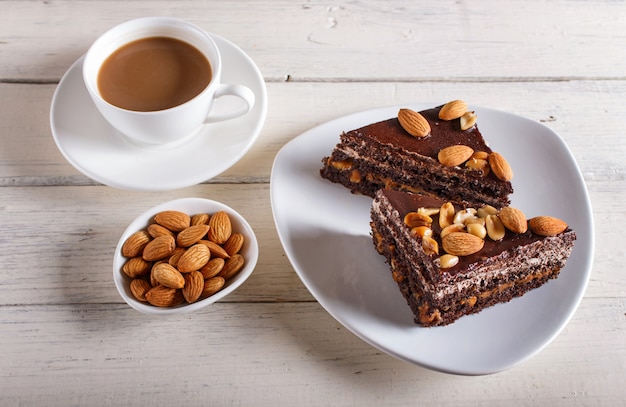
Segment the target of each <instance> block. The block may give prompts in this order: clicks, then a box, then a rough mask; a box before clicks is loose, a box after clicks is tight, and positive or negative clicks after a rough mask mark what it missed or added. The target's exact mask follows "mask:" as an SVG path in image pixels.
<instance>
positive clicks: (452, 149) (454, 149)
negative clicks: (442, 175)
mask: <svg viewBox="0 0 626 407" xmlns="http://www.w3.org/2000/svg"><path fill="white" fill-rule="evenodd" d="M472 154H474V150H473V149H472V148H471V147H468V146H464V145H460V144H459V145H454V146H449V147H446V148H443V149H441V150H440V151H439V154H437V159H438V160H439V162H440V163H441V164H443V165H445V166H448V167H454V166H457V165H461V164H463V163H464V162H465V161H467V160H469V159H470V157H471V156H472Z"/></svg>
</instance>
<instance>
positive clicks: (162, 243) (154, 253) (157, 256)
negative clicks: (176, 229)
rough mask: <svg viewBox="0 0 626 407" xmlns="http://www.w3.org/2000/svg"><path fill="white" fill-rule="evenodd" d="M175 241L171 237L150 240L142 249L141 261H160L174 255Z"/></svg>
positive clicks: (165, 236) (164, 236)
mask: <svg viewBox="0 0 626 407" xmlns="http://www.w3.org/2000/svg"><path fill="white" fill-rule="evenodd" d="M175 248H176V241H175V240H174V237H173V236H169V235H163V236H159V237H157V238H154V239H152V240H151V241H150V242H149V243H148V244H147V245H146V247H144V249H143V259H144V260H147V261H156V260H161V259H164V258H166V257H169V256H171V255H172V253H174V249H175Z"/></svg>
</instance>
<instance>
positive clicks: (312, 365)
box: [0, 0, 626, 407]
mask: <svg viewBox="0 0 626 407" xmlns="http://www.w3.org/2000/svg"><path fill="white" fill-rule="evenodd" d="M0 10H2V11H1V12H0V225H1V226H0V227H1V232H2V233H1V234H0V264H2V269H1V270H0V328H1V329H0V405H2V406H5V405H6V406H13V405H20V406H31V405H33V406H35V405H36V406H43V405H50V406H73V405H98V406H100V405H175V404H179V405H241V406H244V405H245V406H247V405H258V406H293V405H298V406H303V407H304V406H319V405H333V406H334V405H337V406H364V405H389V406H404V405H443V406H458V405H460V404H470V405H481V406H482V405H493V406H501V405H519V406H545V405H551V406H566V405H567V406H622V405H626V388H624V386H623V383H624V382H626V340H625V339H626V274H625V273H624V271H623V267H622V266H621V263H622V262H623V260H624V258H626V255H625V254H626V252H625V251H624V248H623V238H622V234H623V233H622V229H623V228H622V227H621V226H622V224H623V223H624V220H625V219H626V209H624V208H625V207H624V204H623V202H625V201H626V160H625V159H624V157H625V156H626V137H624V135H625V131H624V119H625V118H626V74H625V71H624V67H625V64H624V62H625V61H626V60H625V59H624V56H625V55H626V54H625V52H626V3H625V2H623V1H601V0H581V1H569V0H556V1H548V2H546V1H539V0H536V1H535V0H528V1H524V0H513V1H510V2H500V1H496V0H487V1H482V2H457V1H452V0H449V1H448V0H444V1H424V2H407V1H400V0H393V1H374V0H366V1H337V2H330V3H329V2H319V1H306V2H291V1H286V0H280V1H254V0H247V1H226V0H216V1H211V2H205V1H199V0H195V1H179V2H169V1H153V0H145V1H135V2H128V1H116V0H110V1H104V0H102V1H43V2H42V1H3V0H0ZM147 15H169V16H177V17H181V18H185V19H187V20H189V21H192V22H194V23H196V24H198V25H199V26H200V27H202V28H203V29H206V30H207V31H210V32H213V33H216V34H219V35H222V36H224V37H226V38H228V39H229V40H231V41H233V42H234V43H235V44H237V45H239V46H240V47H241V48H242V49H243V50H244V51H245V52H246V53H248V54H249V55H250V56H251V57H252V58H253V60H254V61H255V62H256V63H257V64H258V66H259V67H260V69H261V71H262V73H263V76H264V78H265V80H266V82H267V88H268V96H269V108H268V116H267V121H266V124H265V126H264V128H263V131H262V133H261V135H260V137H259V140H258V142H257V143H256V144H255V145H254V147H253V148H252V150H251V151H250V152H249V153H248V154H247V155H246V156H245V157H244V158H243V159H242V160H241V161H240V162H238V163H237V164H236V165H234V166H233V167H232V168H230V169H228V170H227V171H225V172H224V173H223V174H220V175H219V176H217V177H215V178H214V179H212V180H207V181H206V182H205V183H202V184H200V185H196V186H192V187H189V188H183V189H180V190H176V191H167V192H159V193H148V192H132V191H122V190H118V189H114V188H110V187H107V186H103V185H100V184H98V183H96V182H94V181H92V180H91V179H89V178H87V177H86V176H84V175H83V174H81V173H80V172H79V171H77V170H76V169H75V168H73V167H72V166H71V165H70V164H68V163H67V162H66V161H65V160H64V159H63V156H62V155H61V154H60V152H59V151H58V149H57V148H56V145H55V144H54V141H53V139H52V137H51V132H50V126H49V112H50V102H51V98H52V95H53V93H54V91H55V88H56V85H57V83H58V81H59V79H60V78H61V76H62V75H63V73H64V72H65V71H66V70H67V69H68V68H69V66H70V65H71V64H72V63H73V62H74V61H75V60H76V59H77V58H78V57H79V56H80V55H82V54H83V53H84V52H85V51H86V50H87V48H88V47H89V44H90V43H91V42H92V41H93V40H94V39H95V38H96V37H97V36H98V35H99V34H101V33H102V32H103V31H105V30H106V29H108V28H109V27H111V26H113V25H115V24H117V23H119V22H122V21H125V20H128V19H131V18H134V17H139V16H147ZM456 98H460V99H464V100H466V101H468V102H469V103H471V104H474V105H479V106H485V107H489V108H495V109H500V110H504V111H508V112H512V113H515V114H519V115H522V116H525V117H528V118H530V119H532V120H535V121H539V122H542V123H544V124H546V125H547V126H548V127H550V128H551V129H553V130H555V131H556V132H557V133H559V134H560V135H561V136H562V137H563V139H564V141H565V142H566V143H567V145H568V147H569V148H570V150H571V151H572V154H573V155H574V157H575V158H576V160H577V162H578V164H579V166H580V169H581V172H582V174H583V177H584V180H585V182H586V184H587V188H588V190H589V194H590V197H591V202H592V206H593V212H594V222H595V232H596V253H595V257H594V262H593V270H592V274H591V279H590V282H589V286H588V288H587V291H586V293H585V297H584V298H583V300H582V302H581V305H580V308H579V309H578V311H577V312H576V314H575V315H574V317H573V318H572V321H571V322H570V323H569V324H568V325H567V326H566V327H565V329H564V330H563V331H562V332H561V333H560V334H559V335H558V336H557V337H556V338H555V340H554V341H553V342H552V343H551V344H550V345H549V346H548V347H546V348H545V349H543V350H542V351H541V352H540V353H539V354H537V355H535V356H534V357H532V358H530V359H529V360H527V361H524V362H523V363H521V364H520V365H518V366H516V367H513V368H512V369H509V370H507V371H504V372H501V373H497V374H494V375H488V376H479V377H460V376H453V375H448V374H442V373H438V372H433V371H429V370H426V369H423V368H420V367H418V366H414V365H411V364H409V363H406V362H403V361H400V360H397V359H395V358H393V357H391V356H389V355H387V354H385V353H382V352H380V351H379V350H377V349H375V348H373V347H372V346H370V345H368V344H367V343H365V342H364V341H362V340H361V339H359V338H358V337H357V336H356V335H354V334H352V333H351V332H350V331H349V330H347V329H346V328H344V327H343V326H341V325H340V324H339V323H338V322H337V321H335V320H334V319H333V318H332V316H330V315H329V314H328V313H327V312H326V311H325V310H324V309H323V308H322V307H321V306H320V305H319V304H318V303H317V302H316V301H315V300H314V298H313V297H312V295H311V294H310V293H309V292H308V291H307V289H306V288H305V287H304V285H303V284H302V282H301V281H300V279H299V278H298V276H297V275H296V273H295V272H294V270H293V268H292V266H291V265H290V263H289V261H288V259H287V258H286V256H285V253H284V251H283V249H282V246H281V244H280V241H279V239H278V235H277V232H276V230H275V226H274V221H273V218H272V210H271V205H270V199H269V196H270V195H269V193H270V184H269V181H270V175H271V168H272V163H273V160H274V157H275V155H276V153H277V152H278V151H279V150H280V148H281V147H282V146H283V145H284V144H285V143H287V142H288V141H290V140H292V139H293V138H295V137H297V136H298V135H299V134H301V133H302V132H304V131H306V130H308V129H310V128H312V127H314V126H317V125H319V124H322V123H324V122H327V121H329V120H333V119H336V118H338V117H341V116H343V115H346V114H350V113H354V112H358V111H362V110H367V109H373V108H378V107H384V106H390V105H402V104H407V103H422V102H424V103H442V102H445V101H447V100H451V99H456ZM320 159H321V157H320ZM529 160H532V157H529ZM186 196H199V197H206V198H210V199H215V200H219V201H222V202H224V203H226V204H227V205H230V206H232V207H233V208H235V209H236V210H238V211H240V212H241V213H242V214H243V215H244V216H245V217H246V218H247V219H248V221H249V222H250V224H251V225H252V227H253V228H254V229H255V232H256V234H257V237H258V238H259V243H260V257H259V263H258V266H257V268H256V270H255V271H254V273H253V274H252V276H251V277H250V279H249V280H248V281H247V282H246V283H245V284H244V285H243V286H242V287H240V289H238V290H237V291H236V292H235V293H233V294H232V295H231V296H229V297H227V298H226V299H225V300H223V301H220V302H219V303H217V304H214V305H212V306H210V307H208V308H206V309H204V310H202V311H200V312H197V313H194V314H189V315H185V316H182V317H166V318H154V317H146V316H145V315H143V314H140V313H138V312H136V311H134V310H132V309H130V308H129V307H128V306H127V305H126V304H125V303H124V302H123V301H122V299H121V298H120V296H119V295H118V294H117V292H116V290H115V287H114V284H113V281H112V278H111V273H112V269H111V266H112V265H111V261H112V256H113V251H114V249H115V245H116V243H117V239H118V238H119V236H120V235H121V233H122V232H123V230H124V229H125V227H126V225H127V224H128V223H129V222H130V220H131V219H132V218H134V217H135V216H136V215H138V214H139V213H141V212H143V211H144V210H145V209H146V208H148V207H150V206H153V205H156V204H158V203H161V202H163V201H166V200H170V199H175V198H178V197H186ZM468 340H471V338H468Z"/></svg>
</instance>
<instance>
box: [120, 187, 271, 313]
mask: <svg viewBox="0 0 626 407" xmlns="http://www.w3.org/2000/svg"><path fill="white" fill-rule="evenodd" d="M258 256H259V248H258V242H257V239H256V236H255V234H254V231H253V230H252V228H251V227H250V225H249V224H248V222H247V221H246V220H245V219H244V218H243V217H242V216H241V215H240V214H239V213H237V212H236V211H235V210H233V209H232V208H230V207H228V206H226V205H224V204H222V203H219V202H216V201H212V200H209V199H202V198H183V199H177V200H173V201H170V202H165V203H163V204H161V205H158V206H155V207H153V208H151V209H149V210H147V211H146V212H144V213H143V214H141V215H139V216H138V217H137V218H136V219H135V220H134V221H133V222H132V223H131V224H130V225H129V226H128V227H127V228H126V230H125V231H124V233H123V234H122V236H121V237H120V240H119V242H118V244H117V247H116V249H115V256H114V259H113V280H114V282H115V286H116V287H117V290H118V291H119V293H120V295H121V296H122V298H123V299H124V300H125V301H126V303H128V305H130V306H131V307H132V308H134V309H136V310H137V311H140V312H143V313H146V314H156V315H167V314H180V313H185V312H191V311H195V310H198V309H200V308H203V307H205V306H207V305H209V304H212V303H214V302H216V301H218V300H220V299H222V298H224V297H225V296H227V295H228V294H230V293H231V292H233V291H234V290H235V289H237V287H239V286H240V285H241V284H243V282H244V281H246V279H247V278H248V277H250V274H252V271H253V270H254V268H255V266H256V263H257V260H258Z"/></svg>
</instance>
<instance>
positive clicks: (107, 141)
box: [50, 34, 267, 191]
mask: <svg viewBox="0 0 626 407" xmlns="http://www.w3.org/2000/svg"><path fill="white" fill-rule="evenodd" d="M211 37H212V38H213V40H215V43H216V44H217V46H218V48H219V49H220V52H221V54H222V64H223V69H222V82H223V83H241V84H243V85H246V86H248V87H249V88H250V89H251V90H252V91H253V92H254V94H255V97H256V101H255V105H254V107H253V109H252V110H251V111H250V112H248V113H247V114H245V115H243V116H241V117H238V118H236V119H232V120H228V121H224V122H220V123H213V124H208V125H205V126H203V127H202V128H201V129H200V130H199V131H198V134H197V135H195V136H194V137H193V138H191V139H190V140H189V141H187V142H186V143H184V144H181V145H178V146H176V147H169V148H150V147H142V146H139V145H137V144H134V143H132V142H129V141H128V140H127V139H125V138H124V137H123V136H122V135H121V134H120V133H118V132H117V131H116V130H115V129H114V128H113V127H111V126H110V125H109V124H108V123H107V122H106V121H105V119H104V118H103V117H102V116H101V115H100V113H99V112H98V110H97V109H96V107H95V105H94V104H93V102H92V101H91V99H90V98H89V94H88V93H87V89H86V88H85V85H84V83H83V79H82V66H83V59H84V57H81V58H80V59H78V60H77V61H76V62H75V63H74V64H73V65H72V67H71V68H70V69H69V70H68V71H67V72H66V73H65V75H64V76H63V78H62V79H61V82H60V83H59V86H58V87H57V89H56V91H55V93H54V97H53V98H52V105H51V108H50V126H51V129H52V134H53V136H54V140H55V142H56V144H57V147H58V148H59V150H60V151H61V153H62V154H63V156H64V157H65V158H66V159H67V161H69V162H70V164H72V165H73V166H74V167H75V168H76V169H77V170H79V171H80V172H82V173H83V174H85V175H86V176H88V177H90V178H92V179H94V180H95V181H98V182H100V183H103V184H106V185H109V186H112V187H117V188H122V189H130V190H143V191H164V190H171V189H177V188H184V187H187V186H190V185H195V184H198V183H200V182H203V181H206V180H208V179H210V178H212V177H215V176H216V175H219V174H220V173H222V172H224V171H225V170H227V169H228V168H230V167H231V166H232V165H234V164H235V163H236V162H237V161H239V160H240V159H241V158H242V157H243V156H244V155H245V154H246V153H247V152H248V150H250V148H251V147H252V145H253V144H254V142H255V141H256V139H257V138H258V136H259V134H260V133H261V129H262V127H263V124H264V122H265V117H266V115H267V90H266V88H265V82H264V81H263V77H262V75H261V72H260V71H259V69H258V68H257V66H256V65H255V64H254V62H253V61H252V60H251V59H250V58H249V57H248V55H246V54H245V53H244V52H243V51H242V50H241V49H239V48H238V47H237V46H236V45H234V44H232V43H231V42H229V41H227V40H225V39H223V38H221V37H219V36H216V35H213V34H211ZM234 99H235V98H232V97H224V98H220V99H218V100H216V102H215V105H214V109H215V111H217V112H218V113H219V111H220V109H229V108H231V107H232V106H233V103H237V102H238V101H237V100H234Z"/></svg>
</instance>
